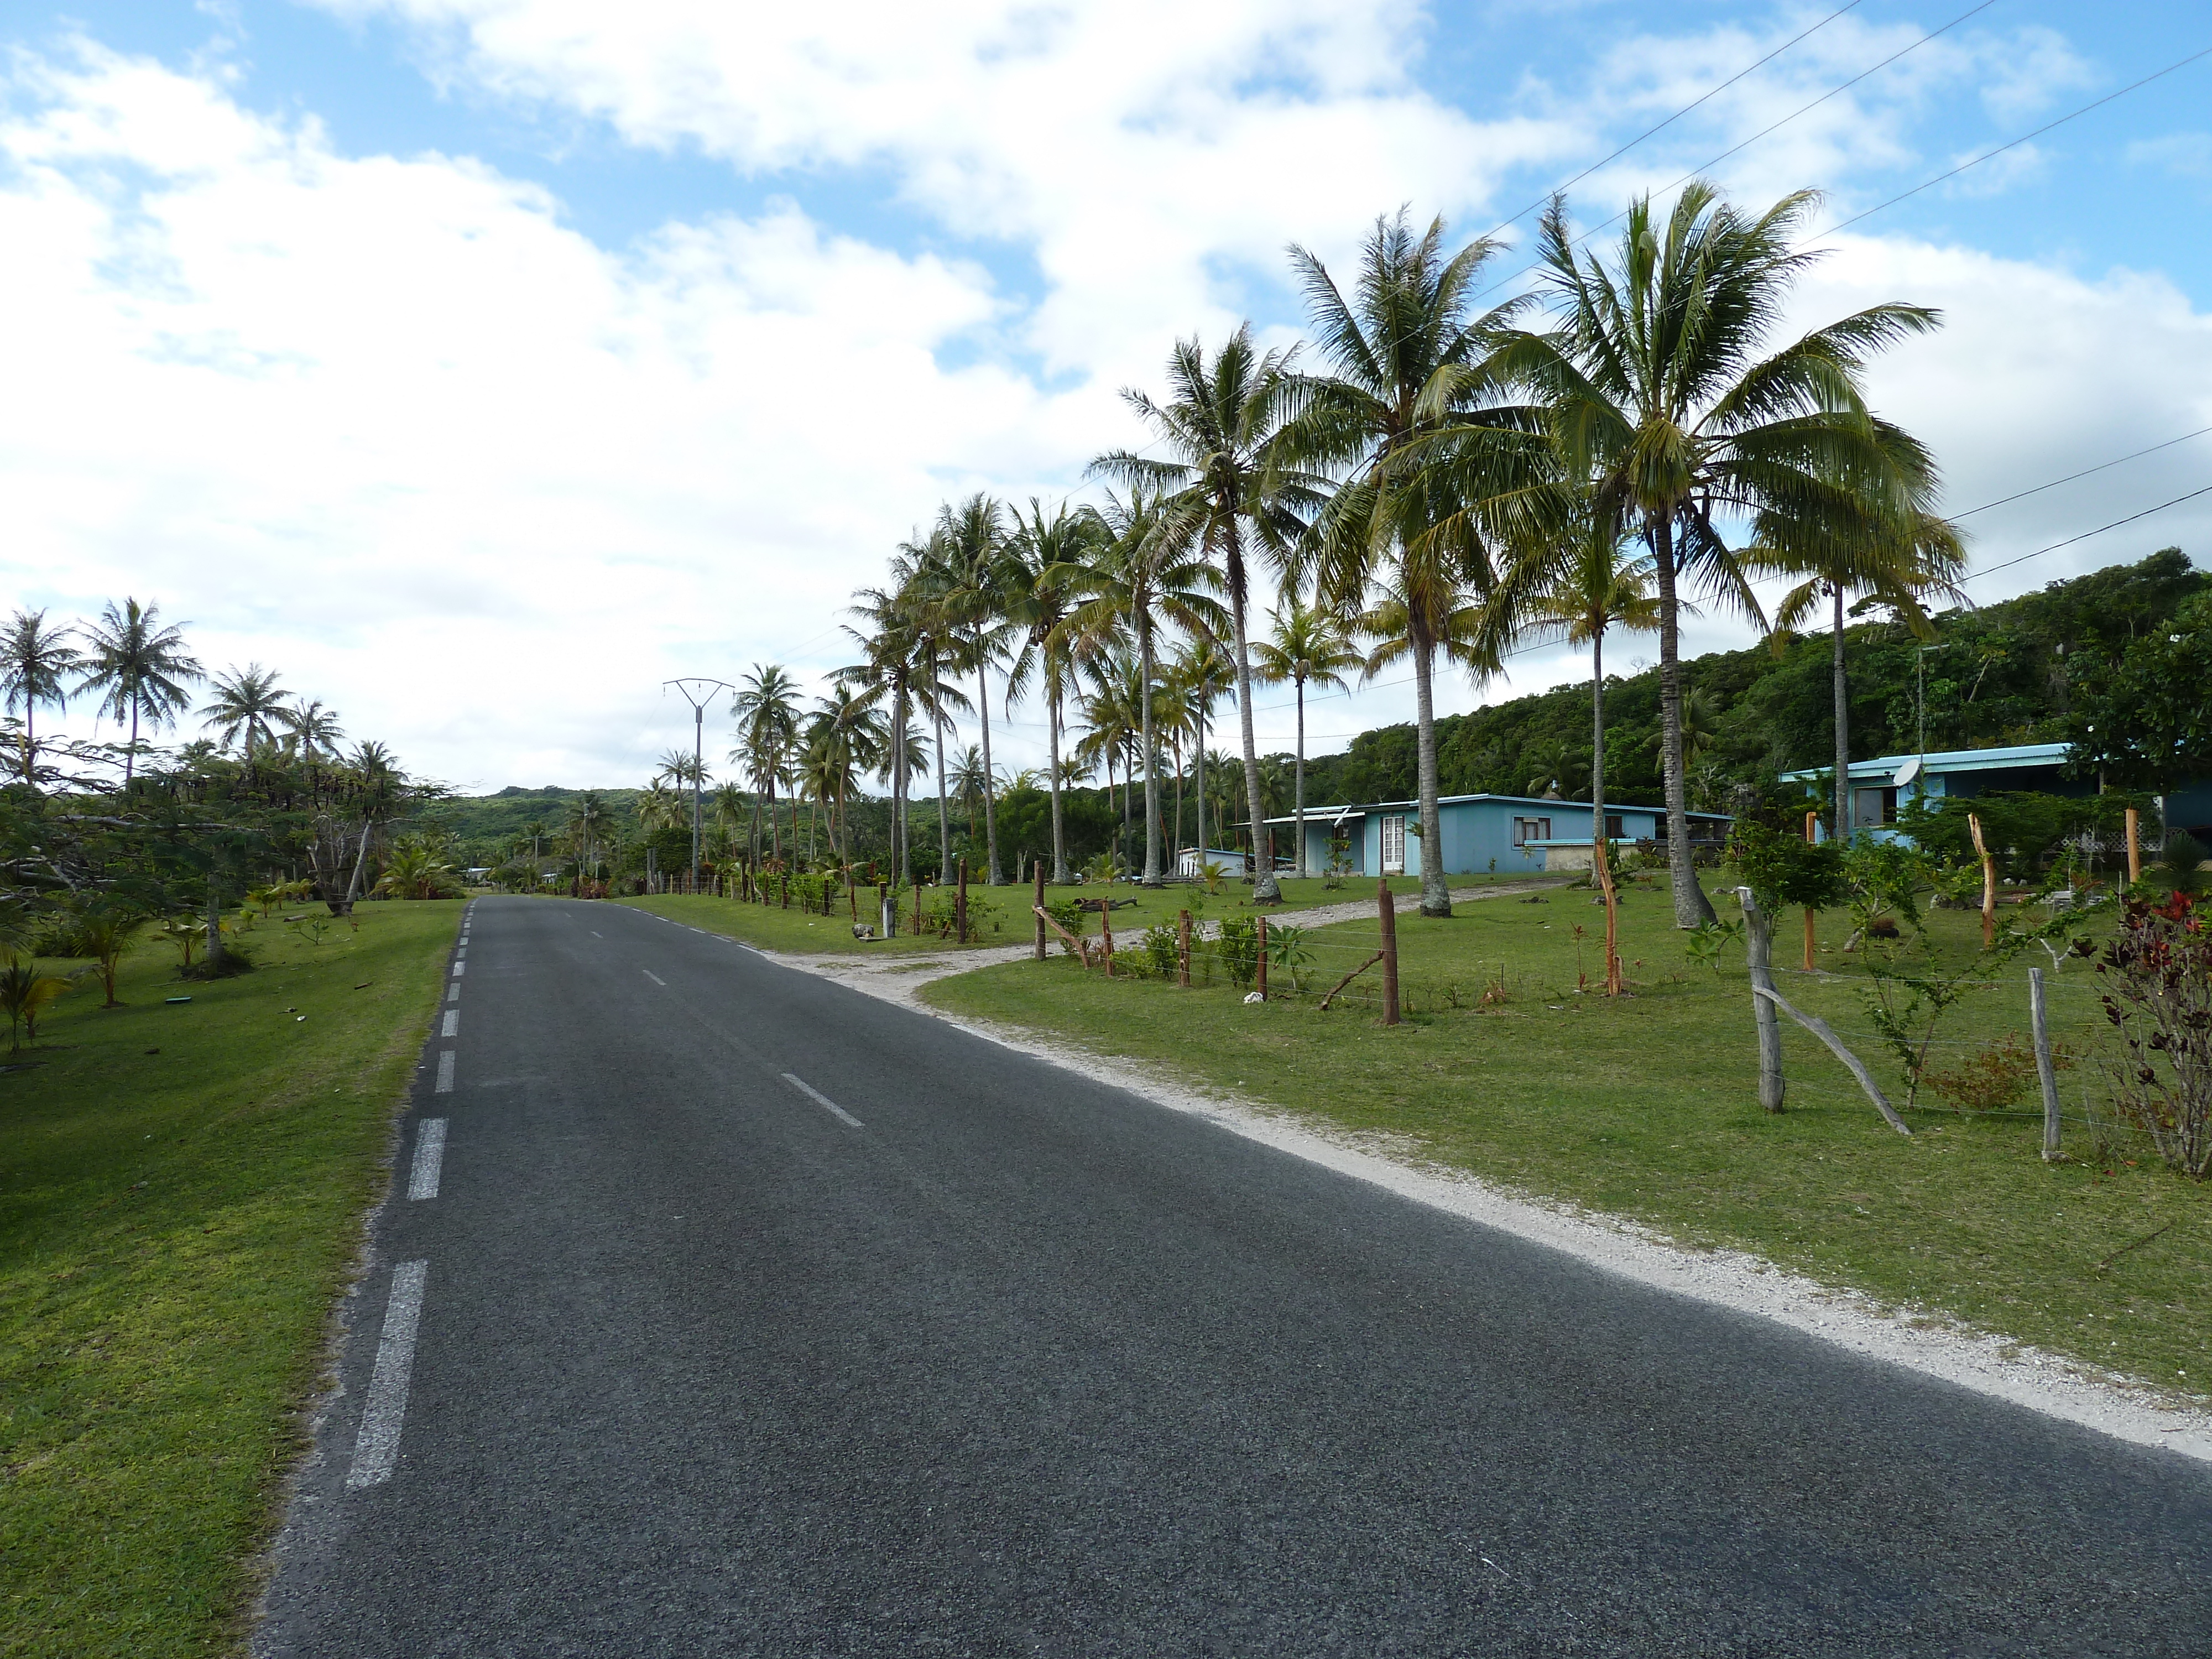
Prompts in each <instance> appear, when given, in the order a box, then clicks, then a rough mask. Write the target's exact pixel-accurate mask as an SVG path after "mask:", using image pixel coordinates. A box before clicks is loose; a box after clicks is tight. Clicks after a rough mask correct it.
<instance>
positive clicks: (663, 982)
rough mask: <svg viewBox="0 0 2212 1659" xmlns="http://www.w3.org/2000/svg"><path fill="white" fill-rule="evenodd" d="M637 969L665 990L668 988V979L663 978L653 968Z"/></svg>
mask: <svg viewBox="0 0 2212 1659" xmlns="http://www.w3.org/2000/svg"><path fill="white" fill-rule="evenodd" d="M637 971H638V972H639V973H641V974H643V975H645V976H646V977H647V979H649V980H651V981H653V983H654V984H655V985H658V986H659V987H660V988H661V989H663V990H664V991H665V990H666V989H667V988H668V981H666V980H665V979H663V978H661V976H660V975H658V974H656V973H654V972H653V969H650V968H641V969H638V970H637Z"/></svg>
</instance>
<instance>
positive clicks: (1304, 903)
mask: <svg viewBox="0 0 2212 1659" xmlns="http://www.w3.org/2000/svg"><path fill="white" fill-rule="evenodd" d="M1545 879H1546V878H1544V877H1542V876H1541V875H1539V876H1525V875H1515V876H1486V875H1485V876H1455V877H1454V878H1452V885H1453V886H1454V887H1455V888H1468V887H1482V886H1488V885H1492V884H1498V883H1501V882H1502V883H1515V884H1517V883H1521V882H1529V881H1543V880H1545ZM1550 879H1552V880H1553V881H1564V880H1565V879H1566V878H1564V877H1553V878H1550ZM1282 889H1283V902H1282V904H1281V905H1279V906H1275V905H1270V906H1267V915H1271V916H1277V915H1282V916H1287V915H1291V914H1293V913H1295V912H1297V911H1299V910H1309V909H1311V908H1314V907H1316V905H1322V904H1366V905H1369V906H1372V905H1373V904H1374V902H1375V878H1373V877H1372V876H1350V877H1346V878H1345V881H1344V884H1342V885H1341V886H1337V887H1332V886H1330V885H1329V884H1328V883H1326V882H1324V881H1323V880H1322V879H1321V878H1319V877H1310V878H1307V879H1305V880H1304V881H1294V880H1291V879H1289V878H1285V879H1284V881H1283V882H1282ZM1390 889H1391V890H1392V891H1393V892H1394V893H1400V894H1405V893H1418V892H1419V891H1420V890H1421V883H1420V878H1419V877H1418V876H1415V877H1411V878H1406V877H1396V876H1394V877H1392V878H1391V880H1390ZM944 893H945V889H943V888H925V889H923V894H924V897H923V901H922V902H924V903H925V904H929V903H933V902H936V901H937V900H938V899H939V898H940V897H941V896H943V894H944ZM968 893H969V901H970V902H971V903H974V904H975V905H977V906H979V907H981V908H979V910H978V912H977V914H978V915H979V916H980V917H981V921H980V923H979V925H980V926H981V929H982V933H983V937H982V939H981V945H984V946H992V945H1022V944H1026V943H1027V942H1028V941H1029V940H1030V938H1031V937H1032V930H1033V928H1034V927H1035V923H1034V921H1032V919H1031V917H1030V893H1031V889H1030V887H1029V886H1028V885H1027V884H1023V885H1021V886H1018V887H1016V886H1013V885H1011V884H1010V885H1008V886H1005V887H986V886H984V885H983V884H981V882H971V883H970V884H969V889H968ZM1106 896H1110V897H1112V898H1113V900H1114V901H1115V903H1116V904H1120V903H1121V902H1124V901H1126V900H1130V899H1133V900H1135V901H1136V903H1135V905H1134V906H1133V908H1127V909H1117V910H1115V912H1114V932H1115V936H1116V938H1117V939H1118V938H1119V937H1120V936H1121V934H1123V933H1142V932H1143V931H1144V930H1145V929H1146V928H1147V927H1151V926H1152V924H1153V923H1154V922H1157V921H1173V920H1174V919H1175V916H1176V912H1177V911H1178V910H1182V909H1185V908H1188V909H1189V910H1190V912H1191V914H1192V915H1193V916H1194V917H1195V918H1196V919H1198V920H1200V921H1220V920H1221V919H1222V918H1223V917H1224V916H1231V915H1252V914H1254V907H1253V904H1252V890H1251V889H1250V888H1249V887H1248V886H1245V885H1244V884H1242V883H1240V882H1237V881H1225V882H1223V883H1222V884H1221V890H1220V891H1219V892H1218V893H1208V892H1206V890H1205V889H1204V888H1203V887H1201V886H1196V885H1182V884H1175V885H1170V886H1167V887H1162V888H1153V889H1147V888H1144V887H1139V886H1137V885H1135V884H1132V883H1128V882H1115V883H1114V884H1111V885H1110V886H1109V885H1108V884H1105V883H1103V882H1089V883H1085V884H1080V885H1076V886H1070V887H1050V886H1048V887H1047V888H1046V889H1045V902H1047V903H1048V904H1057V903H1060V902H1063V901H1064V900H1066V899H1070V898H1084V899H1096V898H1101V897H1106ZM612 902H615V903H617V904H628V905H631V906H634V907H635V908H638V909H641V910H649V911H651V912H652V913H653V915H663V916H670V917H673V918H677V919H680V920H681V921H685V922H688V923H689V924H690V925H691V926H692V927H704V928H706V929H707V930H708V932H709V933H720V934H723V935H724V936H726V937H727V938H730V939H742V940H744V943H746V944H747V945H757V946H758V947H759V948H760V949H762V950H763V951H794V952H804V953H808V954H817V953H818V954H820V955H824V956H831V955H840V956H892V955H921V954H927V955H941V954H943V953H944V952H945V951H952V950H957V949H959V948H961V947H959V946H957V945H952V944H951V943H950V942H948V941H946V940H944V939H937V938H934V937H932V936H929V935H926V934H925V935H924V936H922V937H921V938H919V939H917V938H915V936H914V935H913V934H911V933H900V934H899V936H898V937H897V938H896V939H872V940H866V941H863V940H860V939H854V937H853V918H852V915H851V913H850V911H849V910H848V908H846V903H845V901H844V899H843V898H842V896H841V897H840V898H839V899H838V900H837V902H836V915H832V916H824V915H812V916H810V915H807V914H806V913H805V911H803V910H800V909H799V908H796V906H795V905H794V907H793V908H791V909H788V910H786V909H783V908H780V907H778V906H775V905H769V904H746V903H741V902H738V901H737V900H735V899H726V898H706V897H701V896H697V895H693V894H656V895H654V896H652V897H650V898H624V899H617V900H614V901H612ZM874 905H875V897H874V890H873V889H872V888H864V889H862V890H861V891H860V920H861V921H866V922H872V921H875V919H876V918H875V910H874ZM905 905H906V908H904V909H903V910H902V912H901V914H900V921H899V925H900V927H902V928H903V927H906V926H907V925H908V921H909V919H910V917H911V915H912V913H913V907H914V896H913V895H912V893H911V892H909V893H908V895H907V896H906V901H905ZM1086 926H1087V931H1088V933H1089V935H1090V937H1091V938H1093V939H1096V938H1097V936H1098V918H1097V916H1095V915H1093V916H1091V917H1089V918H1088V920H1087V924H1086ZM1059 948H1060V947H1059V945H1057V943H1055V944H1054V950H1058V949H1059Z"/></svg>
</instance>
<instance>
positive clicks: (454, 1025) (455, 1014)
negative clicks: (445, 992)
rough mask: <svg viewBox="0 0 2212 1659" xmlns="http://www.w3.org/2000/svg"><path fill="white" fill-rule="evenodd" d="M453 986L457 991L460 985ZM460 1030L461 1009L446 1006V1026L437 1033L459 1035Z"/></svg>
mask: <svg viewBox="0 0 2212 1659" xmlns="http://www.w3.org/2000/svg"><path fill="white" fill-rule="evenodd" d="M453 988H454V989H455V990H457V991H458V990H459V989H460V987H459V986H458V985H457V986H455V987H453ZM460 1030H461V1011H460V1010H459V1009H458V1008H448V1009H447V1010H446V1026H445V1029H444V1030H441V1031H440V1032H439V1033H438V1035H439V1036H459V1035H460Z"/></svg>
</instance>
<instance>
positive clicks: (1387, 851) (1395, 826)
mask: <svg viewBox="0 0 2212 1659" xmlns="http://www.w3.org/2000/svg"><path fill="white" fill-rule="evenodd" d="M1405 873H1406V815H1405V814H1404V813H1403V812H1389V813H1385V814H1384V815H1383V874H1384V875H1386V876H1402V875H1404V874H1405Z"/></svg>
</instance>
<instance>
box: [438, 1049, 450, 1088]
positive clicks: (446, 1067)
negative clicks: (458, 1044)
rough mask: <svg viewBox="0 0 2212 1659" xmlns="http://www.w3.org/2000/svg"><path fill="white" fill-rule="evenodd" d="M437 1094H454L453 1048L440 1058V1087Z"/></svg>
mask: <svg viewBox="0 0 2212 1659" xmlns="http://www.w3.org/2000/svg"><path fill="white" fill-rule="evenodd" d="M436 1092H438V1093H439V1094H441V1095H449V1094H451V1093H453V1050H452V1049H451V1048H448V1049H447V1050H446V1051H445V1052H444V1053H443V1054H440V1055H439V1056H438V1087H437V1091H436Z"/></svg>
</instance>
